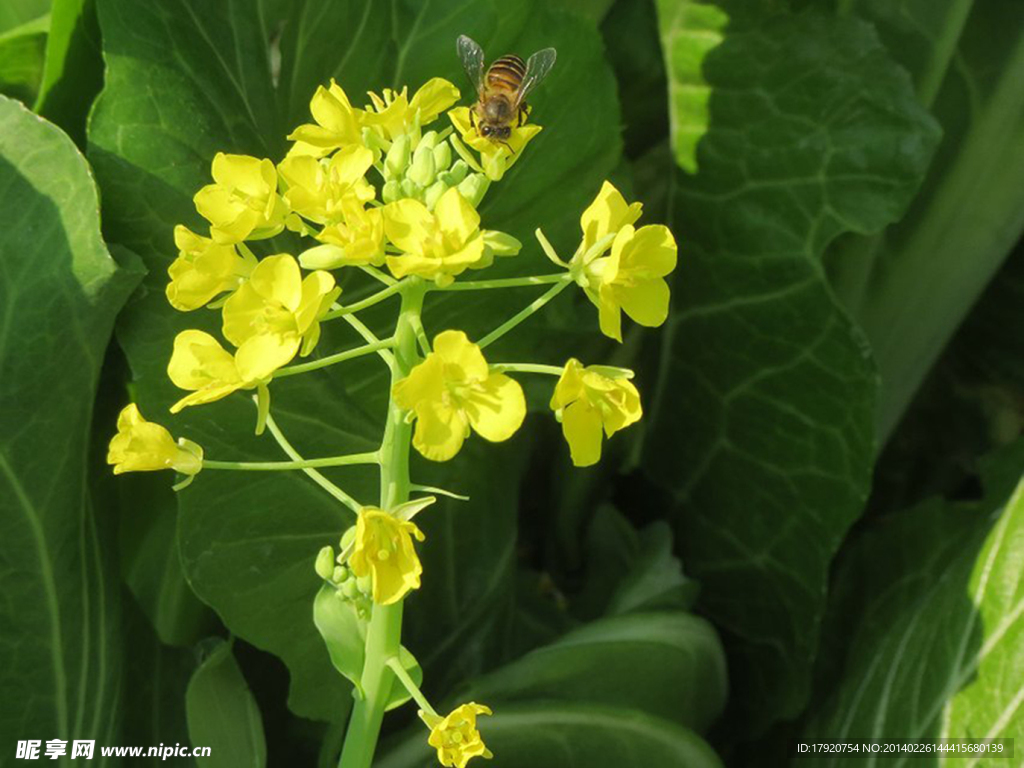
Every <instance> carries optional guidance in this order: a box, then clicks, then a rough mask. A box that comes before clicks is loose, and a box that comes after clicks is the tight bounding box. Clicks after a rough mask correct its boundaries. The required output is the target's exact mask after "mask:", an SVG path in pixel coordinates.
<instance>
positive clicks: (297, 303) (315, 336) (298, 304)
mask: <svg viewBox="0 0 1024 768" xmlns="http://www.w3.org/2000/svg"><path fill="white" fill-rule="evenodd" d="M340 292H341V291H340V289H338V288H335V286H334V278H333V277H332V276H331V274H330V273H328V272H322V271H316V272H313V273H311V274H309V275H306V278H305V279H303V278H302V273H301V271H300V270H299V263H298V262H297V261H295V258H294V257H293V256H290V255H289V254H287V253H282V254H278V255H276V256H268V257H267V258H265V259H263V260H262V261H260V263H259V264H257V265H256V268H255V269H254V270H253V271H252V275H251V276H250V277H249V280H248V281H247V282H246V283H244V284H243V285H242V286H241V287H240V288H239V289H238V290H237V291H235V293H233V294H232V295H231V298H229V299H228V300H227V301H226V302H225V303H224V326H223V329H222V330H223V333H224V338H226V339H227V340H228V341H230V342H231V343H232V344H234V345H235V346H236V347H238V356H239V358H240V359H245V360H246V361H247V362H250V363H251V364H253V363H254V364H255V367H256V368H258V369H260V370H268V371H274V370H276V369H278V368H280V367H281V366H282V365H286V364H287V363H288V362H289V361H291V359H292V358H293V357H295V355H296V353H298V352H299V351H300V347H301V352H302V354H303V355H308V354H309V353H310V351H312V349H313V347H314V346H316V342H317V341H318V340H319V338H320V318H321V317H323V315H324V313H325V312H326V311H327V309H328V308H329V307H330V306H331V302H333V301H334V300H335V299H336V298H337V297H338V294H339V293H340ZM257 358H258V362H255V361H256V360H257Z"/></svg>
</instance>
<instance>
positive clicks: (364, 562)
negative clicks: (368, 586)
mask: <svg viewBox="0 0 1024 768" xmlns="http://www.w3.org/2000/svg"><path fill="white" fill-rule="evenodd" d="M413 537H415V538H416V539H417V540H418V541H423V538H424V537H423V532H422V531H421V530H420V529H419V528H417V527H416V525H415V524H414V523H411V522H409V521H408V520H399V519H398V518H397V517H394V516H393V515H389V514H388V513H387V512H384V511H382V510H380V509H377V508H376V507H363V508H362V509H361V510H360V511H359V520H358V521H357V522H356V536H355V542H354V547H353V550H352V555H351V557H350V558H349V567H350V568H351V569H352V573H354V574H355V575H356V576H358V577H365V576H369V577H371V579H372V584H373V602H375V603H377V604H378V605H391V604H392V603H397V602H398V601H399V600H401V599H402V598H403V597H405V595H406V594H408V592H409V591H410V590H413V589H419V586H420V575H421V574H422V573H423V566H422V565H421V564H420V559H419V557H418V556H417V555H416V548H415V547H414V546H413V542H412V540H413Z"/></svg>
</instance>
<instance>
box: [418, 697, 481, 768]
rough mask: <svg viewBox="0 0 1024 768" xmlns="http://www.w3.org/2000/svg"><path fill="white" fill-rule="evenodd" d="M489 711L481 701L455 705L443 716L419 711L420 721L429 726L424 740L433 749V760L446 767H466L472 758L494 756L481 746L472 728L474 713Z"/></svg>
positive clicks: (475, 728) (478, 737) (475, 729)
mask: <svg viewBox="0 0 1024 768" xmlns="http://www.w3.org/2000/svg"><path fill="white" fill-rule="evenodd" d="M490 714H491V710H490V708H489V707H485V706H484V705H483V704H477V703H475V702H470V703H469V704H462V705H461V706H459V707H457V708H456V709H454V710H453V711H452V713H451V714H449V715H448V716H447V717H438V716H437V715H431V714H429V713H427V712H422V711H421V712H420V717H421V718H423V722H425V723H426V724H427V726H428V727H429V728H430V737H429V739H428V740H427V743H429V744H430V746H432V747H433V748H434V749H436V750H437V759H438V760H439V761H440V762H441V765H443V766H446V768H451V767H452V766H454V768H466V763H468V762H469V761H470V760H471V759H473V758H474V757H483V758H485V759H487V760H489V759H491V758H492V757H494V755H493V754H491V751H490V750H489V749H487V747H486V746H485V745H484V740H483V738H482V737H481V736H480V731H479V730H477V727H476V718H477V716H478V715H490Z"/></svg>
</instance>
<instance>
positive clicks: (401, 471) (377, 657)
mask: <svg viewBox="0 0 1024 768" xmlns="http://www.w3.org/2000/svg"><path fill="white" fill-rule="evenodd" d="M426 290H427V289H426V285H425V284H424V283H423V281H422V280H420V279H419V278H411V279H406V280H403V281H402V290H401V295H402V308H401V311H400V314H399V316H398V322H397V324H396V325H395V333H394V339H395V348H394V356H393V357H392V362H391V384H392V389H393V388H394V385H395V384H396V383H397V382H399V381H401V380H402V379H404V378H405V377H406V376H407V375H408V374H409V371H410V370H412V367H413V366H414V365H416V363H417V362H418V361H419V355H418V353H417V349H416V325H417V323H418V322H419V317H420V313H421V312H422V310H423V296H424V294H425V293H426ZM411 440H412V426H411V425H410V424H409V423H407V422H406V420H405V414H404V413H403V412H402V409H401V408H399V407H398V404H397V403H395V401H394V398H393V397H392V398H390V399H389V401H388V415H387V424H386V426H385V427H384V437H383V440H382V441H381V447H380V459H381V465H380V508H381V509H384V510H389V509H394V508H395V507H396V506H398V505H399V504H402V503H404V502H406V501H408V500H409V446H410V443H411ZM401 642H402V603H401V602H398V603H395V604H393V605H374V606H373V612H372V614H371V616H370V624H369V627H368V628H367V632H366V657H365V658H366V660H365V662H364V664H363V673H362V676H361V677H360V681H359V682H360V687H361V688H362V689H363V694H364V695H363V697H362V698H360V699H357V700H356V702H355V705H354V707H353V709H352V717H351V719H350V720H349V724H348V731H347V733H346V735H345V745H344V747H342V751H341V759H340V761H339V762H338V766H339V768H370V765H371V763H372V762H373V753H374V751H375V750H376V748H377V739H378V737H379V735H380V727H381V723H382V722H383V719H384V708H385V707H386V706H387V703H388V701H389V699H390V698H391V686H392V684H393V683H394V681H395V675H394V672H393V671H392V670H391V668H390V667H389V666H388V659H390V658H392V657H395V656H398V652H399V649H400V648H401Z"/></svg>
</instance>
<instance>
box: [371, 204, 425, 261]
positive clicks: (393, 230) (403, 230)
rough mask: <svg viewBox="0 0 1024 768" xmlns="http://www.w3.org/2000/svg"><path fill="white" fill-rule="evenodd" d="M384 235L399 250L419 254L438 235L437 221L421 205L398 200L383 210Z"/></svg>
mask: <svg viewBox="0 0 1024 768" xmlns="http://www.w3.org/2000/svg"><path fill="white" fill-rule="evenodd" d="M383 214H384V234H385V235H387V238H388V240H390V241H391V242H392V243H393V244H394V245H395V246H396V247H397V248H398V249H399V250H401V251H405V252H406V253H415V254H421V253H423V250H424V249H425V248H426V247H427V244H428V243H429V241H430V240H432V239H435V238H436V237H437V234H438V227H437V221H436V220H435V219H434V216H433V214H431V213H430V211H428V210H427V206H425V205H423V203H421V202H419V201H417V200H412V199H405V200H398V201H396V202H394V203H389V204H388V205H385V206H384V208H383Z"/></svg>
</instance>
